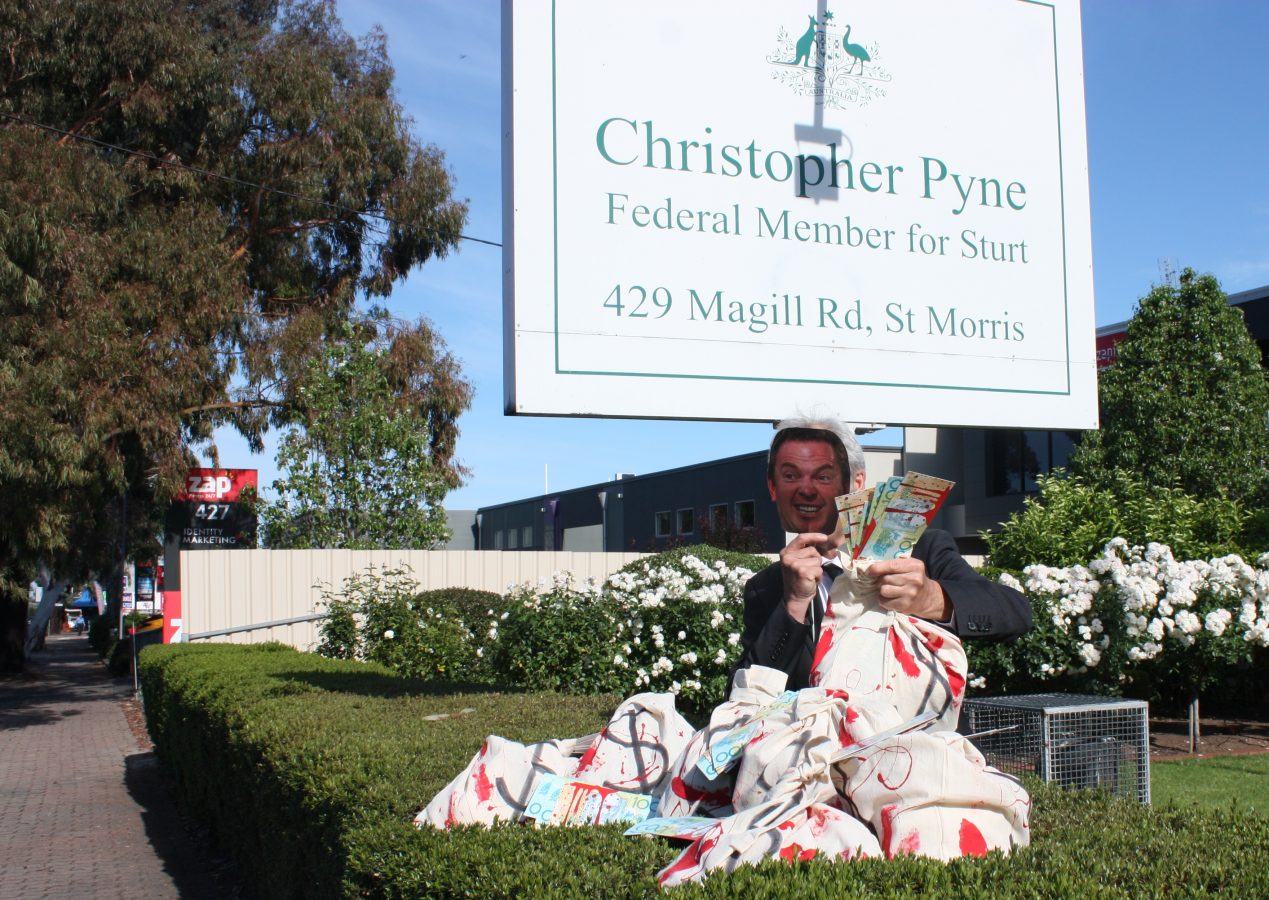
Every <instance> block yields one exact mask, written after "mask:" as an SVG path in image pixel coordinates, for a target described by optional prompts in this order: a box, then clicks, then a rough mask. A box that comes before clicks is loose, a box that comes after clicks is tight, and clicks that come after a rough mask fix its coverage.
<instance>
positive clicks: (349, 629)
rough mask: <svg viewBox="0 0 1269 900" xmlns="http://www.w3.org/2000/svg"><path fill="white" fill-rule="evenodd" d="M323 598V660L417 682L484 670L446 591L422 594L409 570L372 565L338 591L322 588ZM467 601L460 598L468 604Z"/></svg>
mask: <svg viewBox="0 0 1269 900" xmlns="http://www.w3.org/2000/svg"><path fill="white" fill-rule="evenodd" d="M482 593H483V592H482ZM321 595H322V605H323V606H324V607H325V610H326V613H327V615H326V618H325V619H324V620H323V621H322V624H321V625H320V626H319V629H318V631H319V634H320V635H321V641H320V643H319V644H318V652H319V653H321V654H322V655H323V656H329V657H331V658H334V659H361V660H369V661H372V662H378V663H382V664H383V665H385V666H388V667H389V668H391V669H393V670H395V671H396V672H398V673H400V674H402V675H406V676H409V677H419V678H448V679H471V678H474V677H477V676H478V674H479V672H480V670H481V668H482V666H481V665H480V664H479V657H478V656H477V650H478V649H479V648H478V647H477V646H476V643H475V641H474V637H475V635H474V634H473V632H472V630H471V629H470V628H468V627H467V625H466V624H465V623H464V621H463V616H462V614H460V612H459V610H458V609H457V608H456V607H455V606H454V605H453V604H452V603H450V602H449V601H448V599H447V595H446V593H445V592H426V593H424V592H420V590H419V585H418V583H417V582H416V581H415V580H414V579H413V578H412V577H411V576H410V573H409V568H408V567H403V568H400V569H395V568H384V569H379V570H376V568H375V567H374V566H370V567H369V568H367V569H366V570H365V571H363V572H358V573H355V574H353V575H350V576H348V577H347V578H346V579H344V583H343V586H342V588H341V589H340V590H338V591H336V590H334V589H333V588H331V587H330V586H329V585H324V586H322V589H321ZM471 600H472V598H470V597H465V598H464V601H465V602H467V603H468V605H469V606H470V602H471Z"/></svg>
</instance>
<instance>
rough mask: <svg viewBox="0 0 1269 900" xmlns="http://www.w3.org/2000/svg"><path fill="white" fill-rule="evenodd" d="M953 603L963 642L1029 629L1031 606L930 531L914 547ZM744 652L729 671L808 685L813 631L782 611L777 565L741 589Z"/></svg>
mask: <svg viewBox="0 0 1269 900" xmlns="http://www.w3.org/2000/svg"><path fill="white" fill-rule="evenodd" d="M912 556H913V558H915V559H919V560H921V561H922V562H923V563H925V573H926V576H927V577H929V578H933V579H934V580H935V581H937V582H938V583H939V585H940V586H941V587H942V588H943V590H944V592H945V593H946V594H947V599H948V600H949V601H951V604H952V609H953V610H954V612H953V625H954V627H955V631H956V634H957V636H958V637H961V638H995V639H998V640H999V639H1003V638H1010V637H1016V636H1017V635H1020V634H1022V633H1023V632H1025V631H1026V630H1027V629H1028V628H1030V627H1031V604H1030V603H1029V602H1028V601H1027V598H1026V597H1024V596H1023V595H1022V594H1020V593H1018V592H1017V591H1015V590H1013V589H1012V588H1008V587H1005V586H1004V585H1003V584H997V583H996V582H994V581H990V580H988V579H986V578H984V577H983V576H981V575H979V574H978V573H977V572H975V571H974V570H973V568H971V567H970V565H969V563H967V562H965V560H964V559H962V558H961V555H960V553H959V552H958V551H957V549H956V543H955V541H953V540H952V536H951V535H950V534H948V533H947V532H946V531H940V530H938V529H936V528H931V529H929V530H927V531H926V532H925V534H923V535H922V536H921V539H920V540H919V541H917V544H916V546H915V547H914V548H912ZM740 645H741V648H742V651H743V652H742V653H741V654H740V659H739V661H738V662H737V663H736V666H735V668H734V669H732V676H733V677H734V676H735V674H736V670H737V669H745V668H748V667H749V666H753V665H759V666H767V667H769V668H772V669H780V670H781V671H783V672H785V673H787V674H788V676H789V683H788V688H789V690H800V689H802V688H804V687H806V686H807V684H808V681H809V679H810V676H811V658H812V651H813V649H814V648H812V646H811V626H810V624H809V623H802V622H795V621H794V620H793V619H792V618H791V617H790V616H789V614H788V613H787V612H785V609H784V575H783V573H782V572H781V571H780V563H779V562H774V563H772V564H771V565H769V566H767V567H766V568H765V569H763V570H762V571H761V572H759V573H758V574H757V575H755V576H754V577H753V578H750V579H749V583H748V584H746V585H745V630H744V632H743V633H742V634H741V636H740Z"/></svg>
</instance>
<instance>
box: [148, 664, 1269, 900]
mask: <svg viewBox="0 0 1269 900" xmlns="http://www.w3.org/2000/svg"><path fill="white" fill-rule="evenodd" d="M140 668H141V672H140V675H141V683H142V688H143V692H144V697H145V708H146V719H147V723H148V725H149V728H150V733H151V735H152V736H153V738H154V742H155V748H156V752H157V753H158V754H159V756H160V757H161V758H162V759H163V760H164V761H165V763H166V764H167V765H168V766H169V768H170V769H171V771H172V773H173V774H174V776H175V782H176V784H177V789H178V792H179V795H180V799H181V801H182V803H183V804H184V805H185V806H186V807H187V809H188V810H189V811H190V813H191V814H192V815H194V816H195V817H196V818H198V819H200V820H202V821H203V823H204V824H206V825H207V826H208V827H209V829H210V830H211V832H212V834H213V835H214V836H215V839H216V841H217V842H218V843H219V844H220V845H221V846H222V848H223V849H225V850H226V851H227V852H228V853H230V854H231V855H232V856H233V857H234V858H235V859H236V860H237V862H238V864H239V865H240V867H241V868H242V870H243V872H244V874H245V875H246V877H247V880H248V881H249V883H250V884H251V886H252V888H253V889H254V891H255V892H256V893H257V894H258V895H259V896H262V897H266V896H267V897H271V898H272V897H333V896H340V895H343V896H374V897H468V896H480V897H489V896H526V895H527V896H535V897H577V896H613V897H622V896H646V897H651V896H656V895H658V893H659V892H658V890H657V887H656V883H655V880H654V876H655V873H656V871H657V870H658V869H659V868H660V867H662V866H664V865H665V864H667V863H668V862H670V861H671V860H672V859H673V858H674V857H675V856H676V855H677V853H678V848H677V847H676V846H674V845H672V844H671V843H669V842H666V841H662V840H659V839H643V838H638V839H636V838H627V837H624V836H623V835H622V834H621V829H620V828H619V827H608V828H588V829H544V830H534V829H531V828H528V827H524V826H502V827H497V828H493V829H489V830H484V829H456V830H454V831H450V832H440V831H435V830H431V829H425V830H419V829H415V828H414V827H413V825H412V824H411V819H412V818H413V816H414V814H415V813H416V812H417V811H418V810H419V809H420V808H422V806H424V805H425V804H426V802H427V801H428V800H429V799H430V798H431V797H432V796H433V795H434V794H435V792H436V791H438V790H439V789H440V788H441V787H443V786H444V785H445V784H446V783H447V782H448V781H449V780H450V779H451V778H452V777H453V776H454V775H455V774H457V773H458V772H459V771H460V770H461V769H462V768H463V766H464V765H466V763H467V761H468V760H469V759H470V757H471V755H472V754H473V753H474V752H475V751H476V750H477V749H478V748H479V746H480V744H481V741H482V740H483V738H484V737H485V736H486V735H487V734H490V733H497V734H501V735H503V736H505V737H508V738H512V739H516V740H523V741H532V740H541V739H544V738H548V737H566V736H577V735H581V734H585V733H588V732H591V731H594V730H596V729H597V728H598V727H600V726H601V725H602V723H603V721H604V720H605V719H606V716H607V714H608V712H609V711H610V710H611V709H612V708H613V707H614V706H615V704H616V701H617V698H616V697H612V696H607V697H603V696H600V697H576V696H569V697H565V696H561V695H555V694H532V693H514V692H507V691H496V690H492V689H488V688H481V687H479V686H470V685H468V686H464V685H457V684H453V683H444V682H424V681H418V680H411V679H406V678H402V677H400V676H396V675H394V674H392V673H390V672H389V671H388V670H386V669H384V668H382V667H380V666H377V665H374V664H368V663H359V662H353V661H347V660H333V659H325V658H322V657H318V656H315V655H311V654H303V653H299V652H298V651H295V650H291V649H289V648H285V647H282V646H281V645H259V646H234V645H223V644H221V645H194V646H190V645H169V646H155V647H150V648H147V649H146V650H145V651H143V653H142V655H141V665H140ZM436 716H446V717H445V718H431V719H429V718H427V717H436ZM1031 787H1032V790H1033V799H1034V808H1033V815H1032V834H1033V839H1032V845H1031V847H1029V848H1027V849H1025V850H1022V851H1019V852H1017V853H1015V854H1014V855H1013V856H1012V857H1008V858H1006V857H1002V856H999V855H992V856H989V857H988V858H986V859H973V860H970V859H965V860H958V861H955V862H953V863H950V864H943V863H939V862H935V861H930V860H921V859H909V858H901V859H896V860H891V861H885V860H873V861H863V862H858V863H851V864H837V865H833V864H829V863H823V862H819V861H816V860H812V861H811V862H809V863H799V864H797V865H796V866H790V865H788V864H786V863H783V862H772V863H768V864H764V865H763V866H760V867H757V868H752V869H748V868H747V869H742V870H740V871H738V872H736V873H733V874H730V875H719V876H716V877H714V878H711V879H709V880H707V881H706V882H705V883H704V885H702V886H701V887H699V888H697V887H691V888H684V889H677V890H676V894H678V895H681V896H684V897H689V896H698V895H707V896H726V897H740V896H812V895H824V896H828V895H830V894H831V895H836V896H851V897H866V896H887V897H900V896H918V895H927V894H934V893H937V894H941V895H948V896H964V897H986V896H992V897H999V896H1005V897H1009V896H1017V897H1069V896H1079V895H1089V896H1125V897H1126V896H1133V897H1151V896H1165V895H1167V896H1175V895H1177V894H1191V895H1197V894H1209V893H1216V894H1225V895H1227V896H1239V897H1249V896H1266V895H1269V867H1266V866H1265V865H1264V860H1265V859H1266V858H1269V819H1265V818H1264V817H1256V816H1252V815H1246V814H1243V813H1240V812H1237V811H1235V810H1229V811H1222V812H1204V811H1200V810H1194V809H1149V808H1143V807H1140V806H1138V805H1137V804H1135V803H1132V802H1128V801H1116V800H1113V799H1110V798H1109V797H1107V796H1105V795H1102V794H1099V793H1091V792H1067V791H1061V790H1058V789H1055V788H1051V787H1049V786H1047V785H1038V784H1037V785H1032V786H1031Z"/></svg>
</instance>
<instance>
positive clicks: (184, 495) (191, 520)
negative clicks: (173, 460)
mask: <svg viewBox="0 0 1269 900" xmlns="http://www.w3.org/2000/svg"><path fill="white" fill-rule="evenodd" d="M257 485H258V482H257V474H256V470H255V469H190V470H189V472H188V473H186V478H185V487H184V489H183V490H182V491H181V492H180V493H178V494H177V495H176V497H175V498H173V500H172V505H171V506H170V507H169V508H168V516H167V527H166V529H165V531H166V538H165V540H164V560H165V566H164V595H163V643H165V644H169V643H179V642H180V641H181V633H182V627H183V624H184V623H183V619H182V608H181V551H182V550H208V549H219V550H228V549H247V548H251V547H254V546H255V545H256V512H255V504H254V503H253V502H252V501H253V500H254V496H255V493H256V491H257ZM138 590H139V584H138Z"/></svg>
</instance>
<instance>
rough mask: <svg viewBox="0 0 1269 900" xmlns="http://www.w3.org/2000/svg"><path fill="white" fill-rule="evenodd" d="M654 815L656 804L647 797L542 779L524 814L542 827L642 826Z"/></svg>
mask: <svg viewBox="0 0 1269 900" xmlns="http://www.w3.org/2000/svg"><path fill="white" fill-rule="evenodd" d="M655 811H656V801H655V800H654V799H653V798H652V797H651V796H650V795H648V794H635V793H631V792H630V791H619V790H617V789H616V788H609V787H604V786H603V785H598V784H587V783H586V782H583V781H574V780H572V779H570V778H564V777H562V776H559V775H544V776H542V778H541V780H540V781H538V786H537V790H535V791H534V792H533V796H532V797H530V798H529V805H528V806H527V807H526V808H525V811H524V814H525V816H526V817H527V818H530V819H533V820H534V821H536V822H538V823H540V824H543V825H606V824H608V823H609V822H642V821H643V820H644V819H646V818H648V817H649V816H650V815H652V814H653V813H654V812H655Z"/></svg>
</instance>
